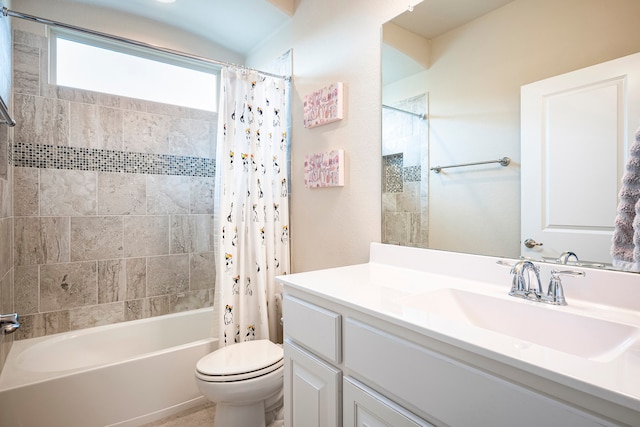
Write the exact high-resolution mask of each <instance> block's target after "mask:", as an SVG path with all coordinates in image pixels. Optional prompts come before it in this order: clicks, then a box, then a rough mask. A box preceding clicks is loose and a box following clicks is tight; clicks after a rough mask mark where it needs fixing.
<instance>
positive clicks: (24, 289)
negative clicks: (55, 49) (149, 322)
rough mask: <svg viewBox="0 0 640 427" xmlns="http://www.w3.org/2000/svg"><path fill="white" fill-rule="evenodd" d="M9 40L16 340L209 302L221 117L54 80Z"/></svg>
mask: <svg viewBox="0 0 640 427" xmlns="http://www.w3.org/2000/svg"><path fill="white" fill-rule="evenodd" d="M13 42H14V45H13V47H14V59H13V60H14V74H13V78H14V81H13V84H14V87H13V100H14V115H15V120H16V122H17V125H16V127H15V129H14V140H13V165H14V177H15V181H14V184H13V190H14V198H15V199H14V216H15V218H14V236H15V237H14V238H15V245H14V257H15V295H14V301H15V309H16V311H17V312H18V313H19V314H20V315H21V319H22V327H21V328H20V330H19V332H18V333H17V334H16V335H17V338H18V339H20V338H30V337H36V336H42V335H48V334H52V333H58V332H63V331H68V330H75V329H82V328H87V327H91V326H97V325H102V324H109V323H115V322H122V321H127V320H133V319H140V318H145V317H150V316H157V315H162V314H168V313H172V312H178V311H184V310H191V309H196V308H201V307H206V306H210V305H212V303H213V286H214V281H215V267H214V258H213V216H212V215H213V192H214V178H213V175H214V170H215V159H214V156H215V139H216V126H217V115H216V114H214V113H210V112H206V111H200V110H193V109H188V108H184V107H178V106H172V105H166V104H158V103H154V102H148V101H142V100H137V99H131V98H124V97H119V96H113V95H105V94H100V93H95V92H89V91H84V90H77V89H70V88H65V87H60V86H55V85H50V84H48V81H47V56H48V52H47V50H48V45H47V39H46V38H44V37H41V36H38V35H35V34H31V33H27V32H23V31H17V30H16V31H14V40H13ZM177 84H179V82H177Z"/></svg>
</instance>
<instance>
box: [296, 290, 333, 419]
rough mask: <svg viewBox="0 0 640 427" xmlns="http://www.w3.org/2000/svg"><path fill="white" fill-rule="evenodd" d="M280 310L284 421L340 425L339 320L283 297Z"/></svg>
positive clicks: (318, 308)
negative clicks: (283, 334) (283, 335)
mask: <svg viewBox="0 0 640 427" xmlns="http://www.w3.org/2000/svg"><path fill="white" fill-rule="evenodd" d="M283 312H284V313H285V317H284V331H285V340H284V366H285V371H284V405H285V423H286V425H287V426H289V427H293V426H297V427H307V426H318V427H339V426H341V425H342V422H341V421H342V420H341V408H342V401H341V399H342V371H341V370H340V369H339V367H338V366H339V365H340V362H341V358H342V351H341V344H342V334H341V331H342V326H341V321H342V316H341V315H340V314H338V313H335V312H332V311H330V310H326V309H324V308H322V307H319V306H317V305H314V304H310V303H308V302H306V301H303V300H301V299H298V298H294V297H291V296H286V295H285V297H284V299H283Z"/></svg>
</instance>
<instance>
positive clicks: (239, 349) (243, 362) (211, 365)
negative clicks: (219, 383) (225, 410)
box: [196, 340, 283, 376]
mask: <svg viewBox="0 0 640 427" xmlns="http://www.w3.org/2000/svg"><path fill="white" fill-rule="evenodd" d="M282 358H283V351H282V347H280V346H279V345H277V344H274V343H272V342H271V341H269V340H257V341H246V342H242V343H238V344H233V345H230V346H227V347H223V348H221V349H219V350H216V351H214V352H213V353H211V354H209V355H207V356H205V357H203V358H202V359H200V360H199V361H198V363H197V364H196V370H197V371H198V372H199V373H201V374H204V375H208V376H236V375H239V374H246V373H251V372H256V371H264V370H265V368H268V367H270V366H272V365H278V362H280V361H281V360H282Z"/></svg>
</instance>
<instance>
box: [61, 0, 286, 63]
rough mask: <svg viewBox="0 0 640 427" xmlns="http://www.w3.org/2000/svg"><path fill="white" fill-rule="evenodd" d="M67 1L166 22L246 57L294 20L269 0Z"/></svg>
mask: <svg viewBox="0 0 640 427" xmlns="http://www.w3.org/2000/svg"><path fill="white" fill-rule="evenodd" d="M65 1H67V2H69V3H84V4H88V5H95V6H99V7H102V8H107V9H112V10H116V11H119V12H124V13H128V14H131V15H137V16H141V17H145V18H147V19H152V20H155V21H158V22H162V23H165V24H168V25H171V26H173V27H176V28H178V29H180V30H182V31H186V32H188V33H192V34H195V35H197V36H200V37H202V38H204V39H206V40H209V41H211V42H214V43H217V44H218V45H221V46H222V47H224V48H226V49H228V50H231V51H233V52H236V53H239V54H242V55H246V54H247V52H249V51H250V50H251V49H252V48H253V47H255V46H256V45H258V44H259V43H260V42H261V41H262V40H264V39H265V38H267V37H268V36H270V35H271V34H273V33H274V32H275V31H276V30H277V29H278V28H279V27H280V26H282V25H284V24H285V23H286V22H287V21H288V20H289V19H290V18H291V17H290V15H288V14H287V13H285V12H283V11H282V10H280V9H279V8H278V7H276V6H274V4H273V3H272V2H270V1H268V0H176V1H175V3H161V2H159V1H157V0H65ZM275 3H277V1H276V2H275ZM240 23H241V24H240Z"/></svg>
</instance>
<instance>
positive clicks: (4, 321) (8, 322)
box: [0, 313, 20, 335]
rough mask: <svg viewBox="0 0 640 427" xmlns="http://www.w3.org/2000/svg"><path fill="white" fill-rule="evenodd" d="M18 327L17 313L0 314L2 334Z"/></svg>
mask: <svg viewBox="0 0 640 427" xmlns="http://www.w3.org/2000/svg"><path fill="white" fill-rule="evenodd" d="M19 327H20V323H18V313H13V314H0V330H1V331H2V334H3V335H7V334H11V333H13V332H15V331H16V329H18V328H19Z"/></svg>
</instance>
